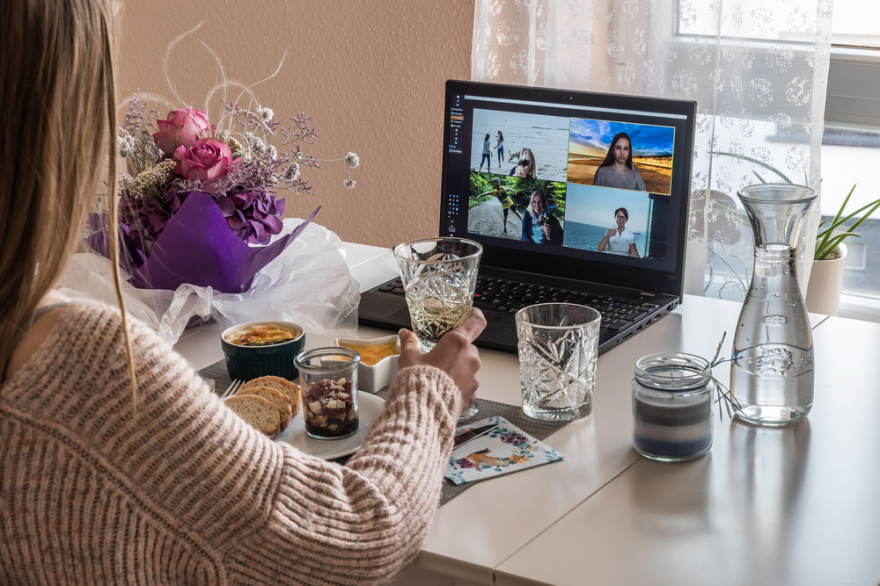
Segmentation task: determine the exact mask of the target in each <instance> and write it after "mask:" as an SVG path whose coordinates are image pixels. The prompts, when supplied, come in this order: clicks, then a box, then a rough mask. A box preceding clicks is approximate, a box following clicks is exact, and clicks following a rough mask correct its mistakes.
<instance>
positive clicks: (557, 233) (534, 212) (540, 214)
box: [520, 189, 562, 246]
mask: <svg viewBox="0 0 880 586" xmlns="http://www.w3.org/2000/svg"><path fill="white" fill-rule="evenodd" d="M520 240H522V241H523V242H534V243H535V244H554V245H556V246H561V245H562V226H561V225H560V224H559V220H557V219H556V218H555V217H553V216H552V215H551V214H550V208H549V206H548V204H547V196H546V195H545V194H544V192H543V191H541V190H540V189H536V190H535V191H533V192H532V198H531V201H530V202H529V209H528V210H527V213H526V214H525V215H524V216H523V223H522V237H521V238H520Z"/></svg>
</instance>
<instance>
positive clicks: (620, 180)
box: [593, 132, 647, 191]
mask: <svg viewBox="0 0 880 586" xmlns="http://www.w3.org/2000/svg"><path fill="white" fill-rule="evenodd" d="M593 185H599V186H601V187H616V188H617V189H632V190H635V191H647V188H646V187H645V180H644V179H642V174H641V173H639V172H638V171H637V170H636V169H635V168H634V167H633V162H632V140H631V139H630V138H629V135H628V134H626V133H625V132H618V133H617V134H615V135H614V138H613V139H612V140H611V147H609V149H608V154H607V155H605V160H604V161H602V164H601V165H599V168H598V169H597V170H596V176H595V177H594V178H593Z"/></svg>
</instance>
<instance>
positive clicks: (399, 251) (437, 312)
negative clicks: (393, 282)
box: [394, 238, 483, 350]
mask: <svg viewBox="0 0 880 586" xmlns="http://www.w3.org/2000/svg"><path fill="white" fill-rule="evenodd" d="M482 253H483V248H482V246H480V245H479V244H478V243H476V242H473V241H471V240H464V239H461V238H425V239H422V240H413V241H410V242H405V243H403V244H400V245H398V246H396V247H395V248H394V258H395V259H396V260H397V265H398V267H399V268H400V274H401V280H402V281H403V288H404V290H405V291H406V303H407V307H408V308H409V313H410V318H411V320H412V325H413V332H414V333H415V334H416V336H417V337H418V338H419V341H420V342H421V343H422V347H423V348H424V349H425V350H430V349H431V348H433V347H434V346H436V345H437V342H439V341H440V338H442V337H443V336H444V335H445V334H446V333H448V332H450V331H452V330H454V329H455V328H457V327H458V326H460V325H461V324H463V323H464V322H465V320H466V319H467V318H468V317H470V314H471V308H472V307H473V303H474V288H475V286H476V283H477V273H478V271H479V268H480V256H481V255H482Z"/></svg>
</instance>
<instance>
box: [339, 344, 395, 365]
mask: <svg viewBox="0 0 880 586" xmlns="http://www.w3.org/2000/svg"><path fill="white" fill-rule="evenodd" d="M339 345H340V346H342V347H343V348H351V349H352V350H354V351H355V352H357V353H358V354H360V355H361V364H366V365H368V366H374V365H376V364H378V363H379V362H380V361H381V360H383V359H385V358H388V357H389V356H394V355H396V354H400V352H399V351H398V350H397V342H396V341H395V340H390V341H388V342H383V343H381V344H350V343H344V342H340V343H339Z"/></svg>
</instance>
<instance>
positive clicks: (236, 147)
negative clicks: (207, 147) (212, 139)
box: [223, 136, 244, 155]
mask: <svg viewBox="0 0 880 586" xmlns="http://www.w3.org/2000/svg"><path fill="white" fill-rule="evenodd" d="M223 140H225V141H226V144H227V145H228V146H229V150H231V151H232V154H233V155H235V154H238V155H241V153H243V152H244V145H242V144H241V143H240V142H238V140H237V139H236V138H235V137H234V136H227V137H226V138H225V139H223Z"/></svg>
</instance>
